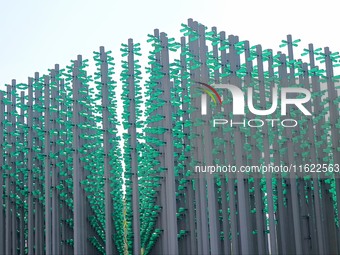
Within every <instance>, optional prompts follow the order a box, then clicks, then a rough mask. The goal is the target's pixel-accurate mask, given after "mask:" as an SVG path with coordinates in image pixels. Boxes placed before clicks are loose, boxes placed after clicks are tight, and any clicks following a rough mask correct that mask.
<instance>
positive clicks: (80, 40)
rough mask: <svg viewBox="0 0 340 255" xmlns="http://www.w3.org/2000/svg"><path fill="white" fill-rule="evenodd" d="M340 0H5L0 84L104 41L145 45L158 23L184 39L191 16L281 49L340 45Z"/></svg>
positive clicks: (0, 20)
mask: <svg viewBox="0 0 340 255" xmlns="http://www.w3.org/2000/svg"><path fill="white" fill-rule="evenodd" d="M339 7H340V4H338V1H335V0H334V1H330V0H324V1H314V0H310V1H306V0H299V1H292V0H287V1H274V0H271V1H269V0H261V1H251V0H243V1H242V0H241V1H229V0H224V1H222V0H205V1H203V0H173V1H163V0H143V1H136V0H130V1H115V0H111V1H109V0H95V1H88V0H82V1H79V0H55V1H52V0H0V88H1V87H2V86H3V85H4V84H5V83H10V82H11V79H12V78H16V79H17V80H18V82H26V81H27V77H28V76H32V75H33V74H34V72H35V71H39V72H41V73H46V72H47V69H48V68H51V67H53V65H54V64H55V63H59V64H61V65H62V66H65V65H66V64H68V63H69V61H70V60H71V59H75V58H76V56H77V54H82V55H83V56H84V57H85V58H92V51H94V50H97V49H98V48H99V46H101V45H103V46H105V47H106V48H107V49H110V50H112V51H113V52H114V53H115V55H116V56H118V55H119V46H120V44H121V43H126V42H127V39H128V38H130V37H132V38H134V40H135V41H138V42H141V43H142V46H143V43H144V45H145V41H146V36H147V34H149V33H153V29H155V28H159V29H160V30H162V31H164V32H166V33H167V34H168V35H169V36H171V37H176V38H179V36H180V33H179V30H180V24H181V23H186V21H187V19H188V18H193V19H194V20H197V21H199V22H200V23H203V24H205V25H206V26H208V27H211V26H217V28H218V30H219V31H220V30H224V31H226V32H227V34H235V35H239V36H240V39H241V40H244V39H247V40H249V41H250V42H251V44H258V43H260V44H262V45H263V46H264V48H273V49H274V50H278V45H279V44H280V41H281V39H284V38H285V36H286V35H287V34H292V35H293V38H294V39H302V42H301V43H300V47H302V46H307V45H308V43H311V42H313V43H314V44H315V46H317V47H324V46H329V47H330V48H331V50H332V51H334V52H335V51H339V50H340V33H339V28H338V26H339V24H340V22H339V10H340V8H339ZM302 48H303V47H302Z"/></svg>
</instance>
